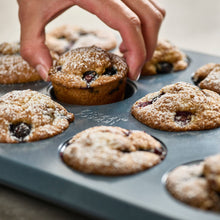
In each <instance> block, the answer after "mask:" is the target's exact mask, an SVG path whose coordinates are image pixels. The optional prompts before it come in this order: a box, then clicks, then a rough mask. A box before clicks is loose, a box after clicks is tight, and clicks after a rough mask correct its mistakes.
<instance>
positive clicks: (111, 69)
mask: <svg viewBox="0 0 220 220" xmlns="http://www.w3.org/2000/svg"><path fill="white" fill-rule="evenodd" d="M127 72H128V67H127V64H126V63H125V61H124V60H123V59H122V58H120V57H119V56H117V55H114V54H112V53H108V52H106V51H104V50H103V49H101V48H98V47H96V46H92V47H81V48H77V49H74V50H71V51H68V52H66V53H65V54H63V55H61V56H60V58H59V60H58V61H57V62H56V64H55V65H54V66H53V67H52V68H51V69H50V71H49V76H50V79H51V81H52V83H56V84H58V85H62V86H65V87H67V88H71V87H75V88H90V87H94V86H99V85H103V84H105V83H110V82H112V81H115V80H120V79H122V78H124V77H126V75H127Z"/></svg>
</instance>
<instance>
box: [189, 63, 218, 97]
mask: <svg viewBox="0 0 220 220" xmlns="http://www.w3.org/2000/svg"><path fill="white" fill-rule="evenodd" d="M192 80H193V81H194V83H195V84H197V85H198V86H199V87H200V88H201V89H209V90H212V91H214V92H217V93H219V94H220V64H217V63H208V64H206V65H204V66H202V67H200V68H199V69H198V70H196V72H195V73H194V74H193V77H192Z"/></svg>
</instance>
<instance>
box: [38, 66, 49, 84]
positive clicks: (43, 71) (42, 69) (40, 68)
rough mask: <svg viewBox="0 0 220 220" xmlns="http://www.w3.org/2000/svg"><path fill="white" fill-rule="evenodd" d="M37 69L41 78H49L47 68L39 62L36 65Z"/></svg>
mask: <svg viewBox="0 0 220 220" xmlns="http://www.w3.org/2000/svg"><path fill="white" fill-rule="evenodd" d="M36 70H37V72H38V73H39V74H40V76H41V78H42V79H43V80H44V81H47V80H48V72H47V70H46V68H45V67H44V66H43V65H41V64H38V65H37V66H36Z"/></svg>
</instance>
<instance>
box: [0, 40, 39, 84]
mask: <svg viewBox="0 0 220 220" xmlns="http://www.w3.org/2000/svg"><path fill="white" fill-rule="evenodd" d="M38 80H41V77H40V75H39V74H38V73H37V71H36V70H35V69H34V68H33V67H31V66H30V65H29V64H28V63H27V62H26V61H25V60H23V58H22V57H21V56H20V45H19V43H2V44H0V83H2V84H12V83H26V82H33V81H38Z"/></svg>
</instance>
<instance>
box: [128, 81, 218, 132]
mask: <svg viewBox="0 0 220 220" xmlns="http://www.w3.org/2000/svg"><path fill="white" fill-rule="evenodd" d="M131 113H132V115H133V116H134V117H135V118H136V119H137V120H139V121H140V122H142V123H144V124H146V125H147V126H149V127H152V128H155V129H159V130H165V131H192V130H205V129H212V128H217V127H220V95H219V94H217V93H216V92H213V91H210V90H200V89H199V88H198V87H197V86H195V85H192V84H190V83H186V82H178V83H175V84H171V85H167V86H165V87H163V88H162V89H161V90H160V91H157V92H154V93H149V94H147V95H146V96H145V97H143V98H141V99H139V100H138V101H136V102H135V104H134V105H133V106H132V109H131Z"/></svg>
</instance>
